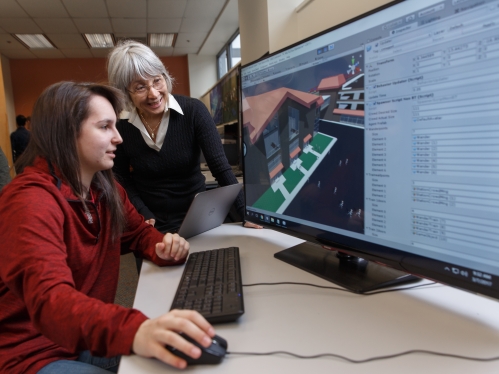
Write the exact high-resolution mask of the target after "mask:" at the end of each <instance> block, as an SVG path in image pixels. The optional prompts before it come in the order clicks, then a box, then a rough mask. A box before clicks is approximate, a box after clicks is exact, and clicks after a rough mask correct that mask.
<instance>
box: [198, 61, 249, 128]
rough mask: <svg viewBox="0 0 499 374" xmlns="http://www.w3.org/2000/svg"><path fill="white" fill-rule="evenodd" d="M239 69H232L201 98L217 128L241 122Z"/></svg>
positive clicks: (236, 67)
mask: <svg viewBox="0 0 499 374" xmlns="http://www.w3.org/2000/svg"><path fill="white" fill-rule="evenodd" d="M239 69H240V65H236V66H235V67H234V68H232V69H231V70H230V71H229V72H228V73H227V74H225V75H224V76H223V77H222V78H221V79H220V80H219V81H218V82H217V84H215V86H213V87H212V88H211V89H210V90H209V91H208V92H207V93H206V94H205V95H204V96H203V97H202V98H201V101H203V103H204V104H205V105H206V106H207V108H208V109H209V111H210V113H211V116H212V118H213V121H214V122H215V125H217V126H220V125H225V124H232V123H237V122H238V121H239V91H240V90H239Z"/></svg>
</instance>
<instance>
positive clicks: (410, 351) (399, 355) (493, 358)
mask: <svg viewBox="0 0 499 374" xmlns="http://www.w3.org/2000/svg"><path fill="white" fill-rule="evenodd" d="M416 353H421V354H427V355H432V356H440V357H449V358H457V359H460V360H468V361H479V362H490V361H497V360H499V356H496V357H486V358H481V357H470V356H461V355H456V354H452V353H443V352H434V351H427V350H424V349H412V350H409V351H405V352H400V353H394V354H391V355H384V356H374V357H369V358H365V359H362V360H355V359H352V358H349V357H346V356H342V355H338V354H335V353H321V354H317V355H310V356H304V355H299V354H296V353H292V352H286V351H273V352H227V354H232V355H242V356H271V355H279V354H283V355H288V356H292V357H296V358H302V359H314V358H321V357H334V358H339V359H340V360H343V361H348V362H350V363H352V364H365V363H367V362H372V361H381V360H388V359H392V358H397V357H401V356H407V355H410V354H416Z"/></svg>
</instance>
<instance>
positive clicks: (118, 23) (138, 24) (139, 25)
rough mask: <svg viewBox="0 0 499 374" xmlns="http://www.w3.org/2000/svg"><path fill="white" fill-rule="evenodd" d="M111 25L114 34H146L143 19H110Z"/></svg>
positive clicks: (144, 20) (145, 24)
mask: <svg viewBox="0 0 499 374" xmlns="http://www.w3.org/2000/svg"><path fill="white" fill-rule="evenodd" d="M111 23H112V25H113V30H114V32H115V33H126V32H129V33H131V34H138V33H146V31H147V22H146V19H145V18H135V19H129V18H126V19H124V18H111Z"/></svg>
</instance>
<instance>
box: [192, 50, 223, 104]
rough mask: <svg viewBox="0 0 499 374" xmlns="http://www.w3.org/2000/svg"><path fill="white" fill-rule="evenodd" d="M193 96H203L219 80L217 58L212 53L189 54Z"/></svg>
mask: <svg viewBox="0 0 499 374" xmlns="http://www.w3.org/2000/svg"><path fill="white" fill-rule="evenodd" d="M187 57H188V61H189V81H190V86H189V88H190V92H191V96H192V97H195V98H197V99H199V98H201V96H203V95H204V94H205V93H206V92H207V91H208V90H209V89H210V88H211V87H212V86H213V84H214V83H215V82H217V58H216V56H212V55H194V54H191V55H188V56H187Z"/></svg>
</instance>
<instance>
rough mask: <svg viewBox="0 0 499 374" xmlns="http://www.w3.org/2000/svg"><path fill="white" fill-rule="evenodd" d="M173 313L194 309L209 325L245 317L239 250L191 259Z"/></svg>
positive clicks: (195, 255)
mask: <svg viewBox="0 0 499 374" xmlns="http://www.w3.org/2000/svg"><path fill="white" fill-rule="evenodd" d="M171 309H193V310H197V311H198V312H199V313H201V314H202V315H203V316H204V317H205V318H206V319H207V320H208V322H210V323H221V322H231V321H235V320H236V319H237V318H239V317H240V316H241V315H242V314H243V313H244V302H243V289H242V282H241V265H240V258H239V248H238V247H229V248H218V249H212V250H207V251H201V252H194V253H191V254H190V255H189V257H188V258H187V262H186V264H185V268H184V272H183V274H182V278H181V280H180V283H179V285H178V287H177V293H176V294H175V297H174V299H173V303H172V306H171Z"/></svg>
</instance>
